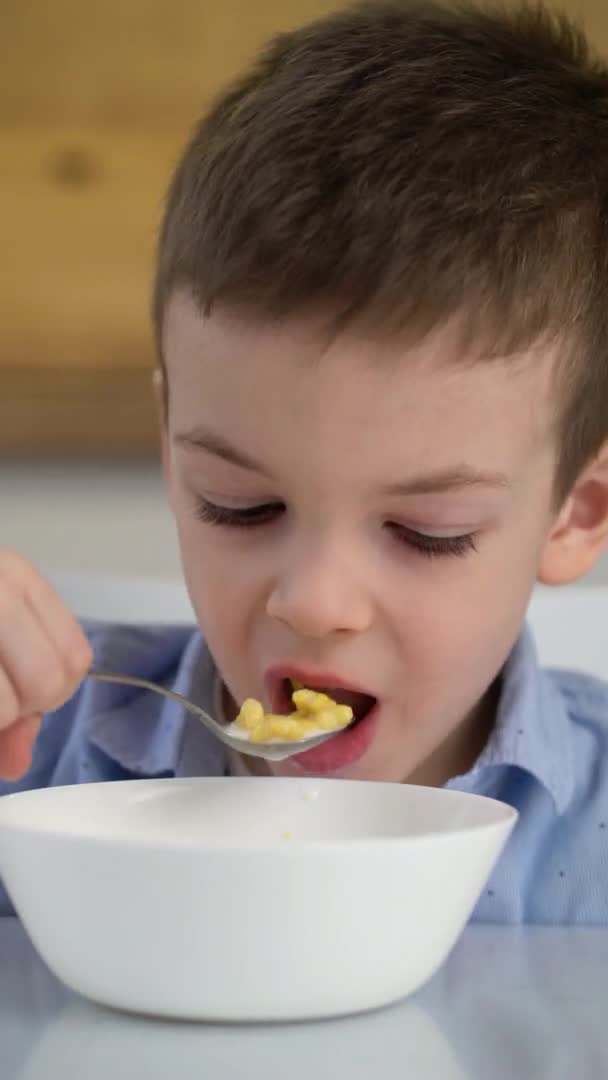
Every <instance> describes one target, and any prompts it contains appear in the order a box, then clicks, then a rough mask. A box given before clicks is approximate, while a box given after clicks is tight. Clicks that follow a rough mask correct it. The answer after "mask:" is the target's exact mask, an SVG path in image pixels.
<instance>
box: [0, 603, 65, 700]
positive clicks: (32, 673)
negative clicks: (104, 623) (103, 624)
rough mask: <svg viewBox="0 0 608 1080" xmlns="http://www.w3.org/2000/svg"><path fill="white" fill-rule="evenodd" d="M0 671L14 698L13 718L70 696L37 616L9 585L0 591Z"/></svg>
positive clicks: (58, 660) (57, 658)
mask: <svg viewBox="0 0 608 1080" xmlns="http://www.w3.org/2000/svg"><path fill="white" fill-rule="evenodd" d="M0 668H2V669H3V670H4V673H5V675H6V676H7V678H8V681H9V683H10V684H11V686H12V689H13V692H14V694H15V696H16V698H17V715H18V716H19V717H21V716H28V715H30V714H32V713H41V712H46V711H47V710H48V709H52V708H57V706H59V705H60V704H62V703H63V702H64V701H65V700H67V698H68V697H69V696H70V691H71V686H72V681H73V677H72V676H70V677H69V678H68V675H67V673H66V671H65V670H64V666H63V659H62V657H61V656H60V654H59V652H58V651H57V649H55V647H54V646H53V643H52V642H51V641H50V640H49V638H48V635H47V633H46V631H45V630H44V628H43V626H42V624H41V623H40V620H39V618H38V616H37V615H35V614H34V612H33V611H32V610H31V608H30V607H29V606H28V605H27V604H26V603H25V600H24V597H23V596H22V595H21V594H20V593H18V592H17V590H16V589H15V587H14V586H13V585H7V584H6V583H4V584H3V586H2V589H1V591H0Z"/></svg>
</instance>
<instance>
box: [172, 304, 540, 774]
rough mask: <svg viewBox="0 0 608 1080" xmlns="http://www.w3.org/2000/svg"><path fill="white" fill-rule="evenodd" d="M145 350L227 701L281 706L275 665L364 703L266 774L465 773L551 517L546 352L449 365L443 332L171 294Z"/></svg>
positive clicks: (185, 543)
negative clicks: (361, 327)
mask: <svg viewBox="0 0 608 1080" xmlns="http://www.w3.org/2000/svg"><path fill="white" fill-rule="evenodd" d="M165 357H166V365H167V373H168V380H169V387H170V408H169V422H168V429H167V433H166V434H167V446H166V458H167V469H168V478H169V487H170V495H171V502H172V505H173V508H174V512H175V516H176V519H177V527H178V533H179V541H180V546H181V552H182V558H183V564H184V570H185V576H186V580H187V584H188V587H189V590H190V595H191V598H192V601H193V604H194V607H195V610H196V613H197V616H198V620H199V623H200V627H201V629H202V632H203V634H204V635H205V637H206V639H207V642H208V644H209V647H210V649H211V651H212V653H213V655H214V657H215V660H216V662H217V664H218V666H219V669H220V672H221V674H222V676H223V679H224V683H225V687H226V690H227V698H228V699H229V707H230V703H234V702H240V701H241V700H242V699H243V698H245V697H258V698H260V699H262V700H263V701H264V702H265V704H266V706H267V707H268V706H271V707H272V708H273V709H274V710H275V711H284V708H285V704H286V702H285V698H284V695H285V681H284V680H285V678H286V677H288V676H290V675H291V676H293V677H295V678H298V677H299V679H300V681H301V682H305V683H308V684H312V685H322V686H326V687H329V688H336V687H337V688H340V687H344V686H346V687H349V686H350V687H351V688H354V689H355V690H359V691H363V692H365V693H367V694H368V695H371V696H373V698H374V699H375V706H374V708H373V710H372V711H370V712H368V713H367V714H366V715H364V717H363V719H361V720H360V722H359V723H358V724H357V725H356V726H355V727H354V728H353V729H352V731H351V732H350V733H347V734H345V735H340V736H338V737H337V738H336V739H332V740H330V742H329V743H327V744H325V747H324V748H323V749H322V752H319V753H317V754H314V752H313V755H312V756H311V757H309V758H308V759H306V758H305V757H303V758H302V760H301V761H298V760H297V759H296V760H295V761H294V760H292V761H291V762H287V763H280V764H277V765H272V766H270V768H271V770H272V772H275V773H278V774H282V775H293V774H298V775H301V774H302V771H305V772H307V773H310V774H315V775H327V774H330V775H339V776H347V777H351V778H361V779H373V780H392V781H401V780H405V779H410V780H416V781H417V782H420V783H442V782H444V781H445V779H447V777H448V776H450V775H454V774H455V773H457V772H459V771H465V770H466V769H467V768H468V767H469V766H470V765H471V764H472V762H473V760H474V758H475V756H476V755H477V753H478V752H479V750H480V749H481V746H482V745H483V742H484V740H485V737H486V736H487V731H488V723H489V721H490V719H491V715H492V705H493V698H492V685H493V683H494V681H495V677H496V674H497V672H498V671H499V670H500V668H501V666H502V664H503V662H504V660H505V659H506V657H507V655H508V653H509V651H510V649H511V647H512V645H513V642H514V640H515V638H516V636H517V634H518V631H519V628H520V625H521V622H522V619H523V617H524V613H525V610H526V606H527V603H528V599H529V595H530V591H531V589H532V587H533V585H534V581H535V578H536V575H537V570H538V566H539V561H540V559H541V553H542V551H543V548H544V545H545V543H546V540H547V536H548V534H549V532H550V529H551V526H552V524H553V523H554V520H555V512H554V511H553V510H552V505H551V494H552V483H553V477H554V469H555V460H554V459H555V450H554V445H553V439H552V437H551V418H552V415H553V412H554V402H553V401H552V379H551V368H552V358H551V357H550V356H549V355H547V354H544V355H543V354H539V355H538V356H537V357H535V358H528V360H527V362H525V363H524V362H521V361H520V362H518V360H517V358H513V357H511V358H509V360H507V361H504V362H503V361H500V360H489V361H486V362H483V361H482V362H479V363H476V364H467V363H466V362H464V361H463V358H462V356H459V355H458V352H457V344H456V337H455V336H454V335H453V334H451V333H450V331H449V330H442V331H438V332H437V333H435V334H432V335H430V336H429V337H428V338H427V339H426V340H425V341H423V342H421V343H420V344H417V345H415V346H409V347H405V346H403V344H399V343H398V342H392V343H386V342H385V343H380V344H379V343H378V342H376V343H373V342H371V341H368V340H365V339H363V338H361V337H357V336H355V335H354V334H353V335H348V334H344V335H343V336H339V337H337V338H336V339H335V340H333V341H331V340H329V339H328V338H327V337H326V336H325V337H324V336H323V333H322V331H321V323H320V322H319V323H318V324H315V323H314V322H313V321H312V320H300V321H298V320H292V321H287V322H285V323H283V324H269V323H268V322H259V321H255V320H253V319H249V320H248V319H246V318H245V317H243V316H237V315H236V314H234V313H231V312H229V311H227V310H220V309H219V308H218V309H216V310H215V311H214V313H213V314H212V315H211V316H210V317H208V318H203V317H202V316H201V315H200V313H199V312H198V311H197V309H196V307H195V306H194V304H193V303H192V302H191V301H190V300H189V299H186V298H185V297H183V296H176V297H174V299H173V300H172V302H171V304H170V305H169V311H168V314H167V322H166V335H165ZM218 508H219V509H218ZM336 696H338V697H340V694H339V692H338V693H337V694H336ZM353 700H356V701H357V709H358V710H359V699H358V698H355V699H353ZM367 704H369V701H368V700H367V699H361V706H360V707H361V709H364V708H365V707H366V705H367Z"/></svg>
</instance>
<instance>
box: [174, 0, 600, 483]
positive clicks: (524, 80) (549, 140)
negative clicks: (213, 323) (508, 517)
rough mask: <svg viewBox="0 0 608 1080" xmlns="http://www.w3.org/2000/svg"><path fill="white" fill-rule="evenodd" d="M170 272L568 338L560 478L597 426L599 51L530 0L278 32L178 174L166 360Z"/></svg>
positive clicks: (284, 299)
mask: <svg viewBox="0 0 608 1080" xmlns="http://www.w3.org/2000/svg"><path fill="white" fill-rule="evenodd" d="M181 287H185V288H186V289H188V290H189V291H190V292H191V294H192V296H193V297H194V298H195V300H196V301H197V303H199V304H200V306H201V309H202V310H206V311H208V310H210V308H211V306H212V305H213V303H214V302H215V301H226V302H228V303H235V304H243V305H247V306H249V307H252V308H253V309H254V310H255V311H256V312H258V313H260V314H262V315H266V314H267V315H268V316H269V317H274V316H283V315H289V314H292V313H293V314H295V313H301V312H303V311H306V310H311V309H314V308H315V307H316V306H323V307H324V308H326V307H327V306H328V304H329V305H331V306H332V308H333V310H334V312H335V315H336V318H337V319H338V320H339V321H340V322H342V321H344V320H358V321H360V322H361V324H362V325H363V324H365V325H366V328H367V329H368V330H372V331H374V330H377V331H378V332H382V333H387V332H395V333H397V332H401V331H409V332H410V333H418V332H420V333H424V332H426V331H427V330H429V329H431V328H432V327H433V326H436V325H439V324H440V323H442V322H443V321H445V320H447V319H448V318H449V317H452V316H457V317H458V316H459V317H461V318H462V319H463V320H466V322H467V325H468V327H469V330H470V331H472V332H473V333H474V334H476V335H477V336H478V337H479V336H480V335H481V336H482V337H483V338H484V340H485V342H486V344H489V345H490V346H491V349H492V350H494V351H499V352H501V351H502V352H504V351H508V350H511V349H515V348H524V347H527V346H529V345H531V344H532V343H533V342H535V341H538V340H541V339H543V338H547V339H553V340H557V341H559V342H563V343H564V344H565V345H567V349H564V352H566V351H567V353H568V356H569V363H568V364H567V365H566V364H564V365H563V369H564V373H565V378H564V379H563V380H562V392H561V393H560V409H559V418H558V420H559V425H560V426H559V429H558V430H559V434H560V462H559V468H558V475H557V488H558V497H559V498H562V497H563V496H564V495H565V494H566V493H567V491H568V490H569V488H570V487H571V485H572V483H573V482H574V480H575V479H576V476H577V475H578V473H579V472H580V470H581V468H582V467H583V466H584V465H585V464H586V463H587V462H588V461H589V460H590V459H591V458H592V457H593V455H594V454H595V453H597V451H598V450H599V448H600V446H601V445H602V443H603V442H604V440H605V439H606V437H607V436H608V67H607V66H606V65H605V64H603V63H602V62H601V61H600V60H599V59H597V58H595V57H593V55H592V54H591V53H590V49H589V46H588V44H587V42H586V40H585V37H584V35H583V33H582V32H581V31H580V30H579V29H577V27H576V26H575V25H574V24H573V23H572V22H570V21H569V20H568V19H567V18H566V17H565V16H561V15H556V14H552V13H550V12H549V11H548V10H547V9H546V8H544V7H543V6H542V5H537V4H534V5H530V4H519V5H518V6H516V7H515V8H513V7H510V8H509V9H508V10H507V9H506V8H502V7H497V6H496V5H493V6H488V5H483V6H482V5H479V4H475V3H466V2H458V0H456V2H453V3H450V2H449V0H409V2H408V0H386V2H378V3H373V2H368V3H363V4H357V5H355V6H354V7H351V8H348V9H346V10H344V11H342V12H338V13H336V14H334V15H331V16H328V17H326V18H323V19H320V20H318V21H316V22H314V23H312V24H310V25H308V26H305V27H303V28H301V29H298V30H296V31H294V32H291V33H287V34H283V35H281V36H279V37H277V38H276V39H275V40H274V41H273V42H272V43H271V44H270V45H269V47H268V48H267V50H266V51H265V52H264V53H263V55H262V56H261V57H260V59H259V60H258V62H257V63H256V64H255V66H254V67H253V68H252V70H251V71H249V73H247V74H245V76H244V77H243V78H241V79H240V80H239V81H237V82H236V83H235V84H234V85H233V86H231V87H230V88H229V89H228V90H227V92H226V93H224V94H223V95H222V96H221V97H220V99H219V100H218V101H217V102H216V104H215V106H214V107H213V108H212V109H211V111H210V112H209V114H208V115H207V116H206V117H205V119H203V121H202V122H201V124H200V125H199V127H198V128H197V130H196V131H195V134H194V137H193V138H192V140H191V142H190V143H189V145H188V147H187V149H186V150H185V153H184V155H183V157H182V159H181V161H180V163H179V165H178V167H177V170H176V172H175V175H174V178H173V181H172V183H171V186H170V190H169V194H168V200H167V206H166V211H165V215H164V220H163V224H162V229H161V235H160V242H159V251H158V263H157V272H156V281H155V288H154V322H155V330H156V336H157V342H158V347H159V355H161V362H162V340H161V339H162V325H163V317H164V312H165V308H166V304H167V300H168V298H169V296H170V295H171V293H172V292H173V291H174V290H175V289H177V288H181ZM564 387H566V388H567V391H566V390H564Z"/></svg>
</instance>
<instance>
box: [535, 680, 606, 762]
mask: <svg viewBox="0 0 608 1080" xmlns="http://www.w3.org/2000/svg"><path fill="white" fill-rule="evenodd" d="M544 674H545V676H546V678H547V679H548V680H549V682H550V683H551V685H552V686H553V689H554V690H555V691H556V692H557V694H558V695H559V698H560V699H561V701H562V702H563V705H564V709H565V712H566V715H567V717H568V720H569V727H570V732H571V734H572V737H573V739H574V740H575V744H578V743H579V742H581V741H582V742H586V741H588V740H589V738H590V737H592V738H593V741H594V743H595V745H596V746H597V745H599V744H604V743H606V741H608V681H605V680H604V679H600V678H598V677H597V676H595V675H588V674H586V673H585V672H581V671H568V670H565V669H561V668H549V669H547V670H545V672H544Z"/></svg>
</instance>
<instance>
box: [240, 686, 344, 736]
mask: <svg viewBox="0 0 608 1080" xmlns="http://www.w3.org/2000/svg"><path fill="white" fill-rule="evenodd" d="M291 699H292V701H293V703H294V705H295V706H296V709H295V712H292V713H290V714H289V715H287V716H280V715H277V714H276V713H265V712H264V709H263V706H262V704H261V702H259V701H256V699H255V698H247V699H246V700H245V701H244V702H243V704H242V706H241V710H240V712H239V714H238V716H237V718H236V720H235V724H237V725H238V726H239V727H240V728H242V729H243V730H244V731H247V732H249V741H250V742H252V743H265V742H270V741H271V740H273V739H280V740H283V741H286V742H289V741H293V742H297V741H298V740H299V739H302V738H305V737H306V736H307V735H314V734H316V733H319V732H322V731H338V730H339V729H340V728H343V727H346V725H347V724H349V723H350V722H351V720H352V718H353V710H352V709H351V707H350V705H339V704H338V703H337V702H336V701H334V700H333V698H330V697H329V695H328V694H323V693H317V691H316V690H307V689H306V688H305V687H303V686H299V687H298V689H296V690H294V692H293V694H292V695H291Z"/></svg>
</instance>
